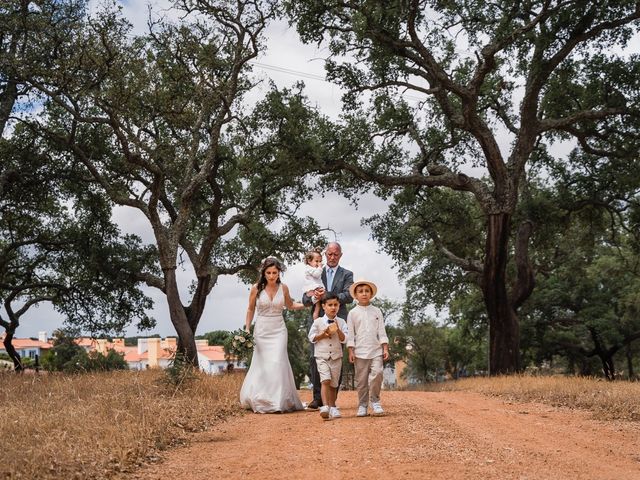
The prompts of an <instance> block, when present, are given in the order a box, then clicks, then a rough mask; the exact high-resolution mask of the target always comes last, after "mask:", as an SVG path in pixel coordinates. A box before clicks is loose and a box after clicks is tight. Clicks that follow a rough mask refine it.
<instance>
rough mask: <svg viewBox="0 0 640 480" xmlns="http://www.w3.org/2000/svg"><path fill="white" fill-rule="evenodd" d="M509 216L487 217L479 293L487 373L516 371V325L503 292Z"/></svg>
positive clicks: (504, 214) (507, 295)
mask: <svg viewBox="0 0 640 480" xmlns="http://www.w3.org/2000/svg"><path fill="white" fill-rule="evenodd" d="M510 226H511V215H510V214H508V213H499V214H492V215H489V216H488V219H487V240H486V250H485V253H486V257H485V261H484V269H483V278H482V294H483V299H484V303H485V306H486V308H487V314H488V317H489V374H490V375H502V374H509V373H514V372H517V371H519V370H520V326H519V322H518V316H517V313H516V311H515V309H514V308H513V304H512V302H511V301H510V298H509V294H508V291H507V262H508V246H509V231H510Z"/></svg>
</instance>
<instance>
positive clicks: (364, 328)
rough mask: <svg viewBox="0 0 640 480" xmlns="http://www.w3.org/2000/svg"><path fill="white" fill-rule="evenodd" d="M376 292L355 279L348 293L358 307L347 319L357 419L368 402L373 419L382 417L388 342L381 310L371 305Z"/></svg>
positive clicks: (365, 281)
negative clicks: (382, 392) (383, 383)
mask: <svg viewBox="0 0 640 480" xmlns="http://www.w3.org/2000/svg"><path fill="white" fill-rule="evenodd" d="M377 291H378V289H377V288H376V286H375V284H374V283H373V282H369V281H367V280H358V281H357V282H354V283H353V285H351V288H350V289H349V293H350V294H351V296H352V297H353V298H355V299H356V301H357V302H358V305H357V306H356V307H354V308H353V309H352V310H351V311H350V312H349V315H348V316H347V331H348V333H347V347H348V349H349V362H351V363H353V364H355V370H356V388H357V390H358V413H357V416H358V417H366V416H367V409H368V407H369V401H371V409H372V412H373V415H374V416H382V415H384V410H383V409H382V405H380V390H381V389H382V369H383V362H384V360H387V359H388V358H389V339H388V338H387V332H386V330H385V328H384V319H383V318H382V311H381V310H380V309H379V308H378V307H374V306H373V305H371V304H370V302H371V299H372V298H373V297H375V295H376V293H377Z"/></svg>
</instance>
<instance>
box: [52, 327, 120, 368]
mask: <svg viewBox="0 0 640 480" xmlns="http://www.w3.org/2000/svg"><path fill="white" fill-rule="evenodd" d="M54 333H55V340H54V346H53V348H52V349H51V350H49V351H48V352H46V353H45V354H44V355H43V356H42V367H43V368H44V369H45V370H47V371H49V372H65V373H82V372H95V371H105V372H106V371H110V370H126V369H127V368H128V365H127V362H126V361H125V359H124V356H123V355H122V354H120V353H118V352H116V351H115V350H108V351H107V354H106V355H104V354H102V353H99V352H97V351H92V352H89V353H87V352H86V351H85V349H84V348H82V347H80V346H78V345H76V343H75V339H74V338H73V337H72V336H71V335H68V334H66V333H65V332H62V331H57V332H54Z"/></svg>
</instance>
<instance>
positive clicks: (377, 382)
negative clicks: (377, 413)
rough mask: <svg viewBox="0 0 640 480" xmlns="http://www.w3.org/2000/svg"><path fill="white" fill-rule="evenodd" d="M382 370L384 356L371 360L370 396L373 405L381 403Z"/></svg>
mask: <svg viewBox="0 0 640 480" xmlns="http://www.w3.org/2000/svg"><path fill="white" fill-rule="evenodd" d="M382 369H383V361H382V355H381V356H379V357H375V358H372V359H371V364H370V366H369V378H368V383H369V396H370V397H371V403H379V402H380V390H381V389H382Z"/></svg>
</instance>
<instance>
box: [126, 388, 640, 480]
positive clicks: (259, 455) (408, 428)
mask: <svg viewBox="0 0 640 480" xmlns="http://www.w3.org/2000/svg"><path fill="white" fill-rule="evenodd" d="M301 398H302V400H303V401H309V400H310V395H309V392H301ZM382 402H383V406H384V407H385V410H386V411H387V415H386V416H384V417H364V418H357V417H356V416H355V413H356V408H355V405H356V396H355V393H354V392H341V393H340V395H339V398H338V406H340V407H341V411H342V415H343V418H341V419H336V420H331V421H323V420H322V419H321V418H320V415H319V414H318V413H317V411H314V412H311V411H303V412H296V413H288V414H274V415H260V414H253V413H248V414H246V415H244V416H241V417H236V418H232V419H230V420H229V421H227V422H226V423H223V424H221V425H220V426H219V427H218V428H217V429H216V430H214V431H211V432H206V433H201V434H196V435H194V437H193V442H192V443H191V445H190V446H188V447H184V448H178V449H175V450H172V451H170V452H167V453H166V454H165V455H164V457H163V459H162V461H160V462H158V463H157V464H154V465H149V466H146V467H144V468H142V469H141V470H140V471H139V472H138V473H136V474H135V475H133V477H132V478H136V479H139V480H148V479H166V478H171V477H173V476H175V477H176V478H181V479H239V478H248V479H253V478H255V479H266V480H269V479H322V480H330V479H343V478H344V479H347V478H349V479H365V478H366V479H369V478H376V477H383V478H390V479H396V478H419V479H426V478H428V479H501V480H504V479H522V480H524V479H554V480H555V479H585V480H587V479H588V480H596V479H597V480H604V479H612V480H614V479H615V480H624V479H640V425H639V424H638V423H629V422H603V421H596V420H594V419H593V418H592V417H591V415H590V414H589V413H587V412H581V411H573V410H569V409H560V408H554V407H549V406H547V405H541V404H535V403H507V402H505V401H502V400H500V399H495V398H488V397H484V396H482V395H478V394H473V393H464V392H441V393H430V392H383V395H382Z"/></svg>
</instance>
